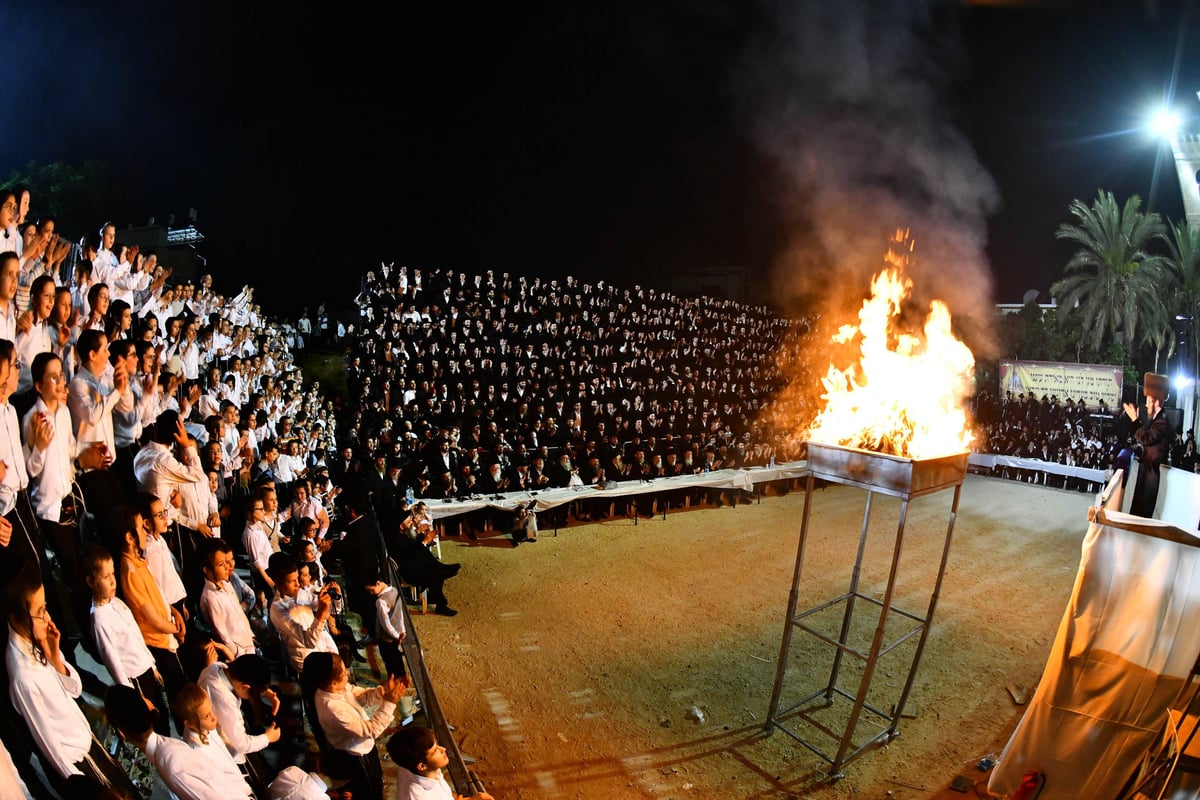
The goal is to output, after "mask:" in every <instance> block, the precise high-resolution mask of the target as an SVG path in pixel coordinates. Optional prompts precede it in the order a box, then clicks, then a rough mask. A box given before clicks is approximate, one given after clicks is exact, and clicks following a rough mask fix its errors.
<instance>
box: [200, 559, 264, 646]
mask: <svg viewBox="0 0 1200 800" xmlns="http://www.w3.org/2000/svg"><path fill="white" fill-rule="evenodd" d="M197 556H198V558H199V559H200V563H201V564H202V565H203V569H204V590H203V591H202V592H201V593H200V614H201V615H202V616H203V617H204V619H205V621H206V622H208V625H209V627H210V628H212V630H213V632H214V633H216V635H217V638H219V639H220V640H221V642H222V643H224V644H225V646H226V647H228V648H229V649H230V650H231V651H232V652H233V656H234V658H237V657H238V656H242V655H246V654H247V653H254V652H256V651H257V650H258V646H257V643H256V642H255V641H254V631H253V629H251V627H250V619H249V618H248V617H247V616H246V611H245V610H244V609H243V608H242V604H241V602H240V601H239V599H238V595H237V592H236V591H235V590H234V588H233V585H232V584H231V583H230V582H229V578H230V576H231V575H232V574H233V566H234V559H233V547H231V546H230V545H229V543H228V542H226V541H224V540H223V539H205V540H203V542H201V547H200V550H199V551H198V552H197Z"/></svg>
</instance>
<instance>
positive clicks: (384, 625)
mask: <svg viewBox="0 0 1200 800" xmlns="http://www.w3.org/2000/svg"><path fill="white" fill-rule="evenodd" d="M375 612H376V615H375V619H376V621H377V622H378V623H379V633H380V636H381V638H383V639H384V641H388V642H398V641H400V638H401V637H402V636H404V633H405V631H404V602H403V601H402V600H401V599H400V591H399V590H398V589H397V588H396V587H395V586H389V587H387V588H386V589H384V590H383V591H382V592H380V593H379V594H377V595H376V596H375Z"/></svg>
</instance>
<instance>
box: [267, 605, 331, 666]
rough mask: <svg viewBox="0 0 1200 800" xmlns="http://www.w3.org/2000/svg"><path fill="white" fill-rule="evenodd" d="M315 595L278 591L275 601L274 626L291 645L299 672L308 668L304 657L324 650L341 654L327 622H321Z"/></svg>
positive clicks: (281, 638) (291, 655) (294, 664)
mask: <svg viewBox="0 0 1200 800" xmlns="http://www.w3.org/2000/svg"><path fill="white" fill-rule="evenodd" d="M313 602H314V601H313V600H312V599H311V597H306V598H304V599H303V601H302V600H301V598H299V597H296V598H289V597H284V596H283V595H281V594H279V593H278V592H276V593H275V601H274V602H272V603H271V612H270V614H271V625H272V626H273V627H274V628H275V632H276V633H278V634H279V639H280V641H281V642H283V645H284V647H286V648H287V651H288V655H289V656H290V657H291V659H292V668H293V669H295V670H296V674H300V673H302V672H303V671H304V659H305V658H306V657H307V656H308V654H309V653H313V652H322V653H332V654H334V655H335V656H336V655H338V649H337V643H336V642H334V641H333V636H331V635H330V633H329V626H328V624H327V623H326V622H325V621H321V622H320V623H318V622H317V617H316V612H315V611H314V610H313Z"/></svg>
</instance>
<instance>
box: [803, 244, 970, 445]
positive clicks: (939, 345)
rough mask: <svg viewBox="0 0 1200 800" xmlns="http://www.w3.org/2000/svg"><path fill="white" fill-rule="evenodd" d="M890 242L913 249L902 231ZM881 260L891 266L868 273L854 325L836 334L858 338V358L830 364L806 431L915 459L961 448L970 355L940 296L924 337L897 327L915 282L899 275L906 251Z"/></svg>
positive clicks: (965, 437)
mask: <svg viewBox="0 0 1200 800" xmlns="http://www.w3.org/2000/svg"><path fill="white" fill-rule="evenodd" d="M893 241H895V242H896V243H898V244H901V245H906V246H907V247H908V249H909V250H910V251H911V249H912V248H911V244H910V243H909V242H908V237H907V232H906V231H898V232H897V235H896V237H895V239H894V240H893ZM885 260H886V261H888V262H889V263H891V264H892V265H893V266H891V267H889V268H886V269H884V270H883V271H882V272H880V273H879V274H877V275H876V276H875V277H874V278H873V279H872V281H871V297H870V298H869V299H867V300H866V301H864V302H863V306H862V309H861V310H860V311H859V312H858V325H843V326H842V327H841V329H840V330H839V331H838V333H837V334H836V335H835V336H834V337H833V340H834V342H837V343H843V344H844V343H851V342H853V341H854V340H855V339H856V338H857V339H859V340H860V341H859V348H860V355H859V361H858V363H857V364H851V365H850V366H848V367H847V368H846V369H845V370H840V369H838V368H837V367H836V366H834V365H833V364H830V365H829V371H828V372H827V373H826V375H825V377H824V378H822V379H821V383H822V385H823V386H824V387H825V393H824V394H823V395H822V398H823V399H824V400H825V409H824V410H823V411H821V413H820V414H818V415H817V418H816V420H815V421H814V422H813V425H812V429H811V431H810V437H811V439H812V440H814V441H819V442H827V443H830V444H838V445H844V446H847V447H857V448H860V449H864V450H875V451H878V452H884V453H890V454H892V455H898V456H904V457H907V458H915V459H922V458H934V457H937V456H944V455H949V454H952V453H961V452H963V451H964V450H967V449H969V447H970V444H971V439H972V435H971V432H970V430H969V427H968V422H967V414H966V410H965V404H966V399H967V398H968V397H969V396H970V392H971V383H972V377H973V371H974V367H975V357H974V356H973V355H972V354H971V351H970V349H969V348H968V347H967V346H966V345H965V344H963V343H962V341H960V340H959V339H958V338H957V337H956V336H955V335H954V333H953V332H952V331H951V326H950V310H949V309H948V308H947V307H946V304H945V303H943V302H942V301H940V300H934V301H933V302H931V303H930V306H929V315H928V316H927V317H926V318H925V323H924V335H923V336H919V335H915V334H910V333H904V332H900V331H896V330H894V327H895V324H894V323H895V322H896V318H897V317H898V316H899V314H900V305H901V303H902V302H903V300H904V299H905V298H906V297H908V295H909V292H910V290H911V289H912V281H911V280H909V279H908V278H905V277H903V274H902V273H903V267H904V265H905V264H906V263H907V260H908V259H907V255H905V254H900V253H897V252H896V251H895V250H894V249H889V250H888V254H887V257H886V259H885Z"/></svg>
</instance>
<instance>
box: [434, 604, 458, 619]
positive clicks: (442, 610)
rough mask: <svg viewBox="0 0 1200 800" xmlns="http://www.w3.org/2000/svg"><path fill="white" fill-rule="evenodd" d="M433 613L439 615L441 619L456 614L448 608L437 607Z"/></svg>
mask: <svg viewBox="0 0 1200 800" xmlns="http://www.w3.org/2000/svg"><path fill="white" fill-rule="evenodd" d="M433 613H435V614H440V615H441V616H443V617H453V616H454V615H455V614H457V613H458V612H457V611H455V610H454V609H453V608H451V607H450V606H438V607H437V608H435V609H434V610H433Z"/></svg>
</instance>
